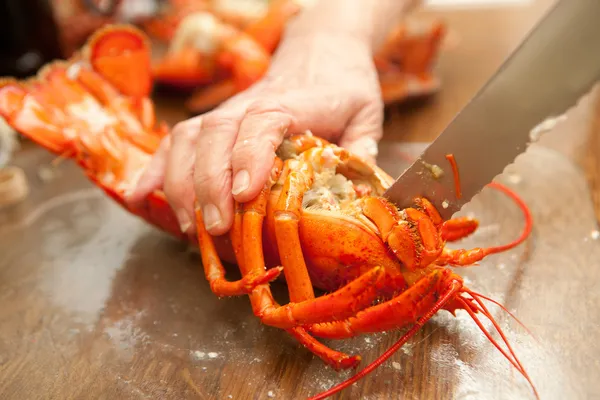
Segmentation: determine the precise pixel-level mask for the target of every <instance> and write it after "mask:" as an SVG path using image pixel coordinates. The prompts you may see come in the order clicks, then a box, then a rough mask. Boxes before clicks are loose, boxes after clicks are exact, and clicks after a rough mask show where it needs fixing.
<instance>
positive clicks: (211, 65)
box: [143, 0, 446, 113]
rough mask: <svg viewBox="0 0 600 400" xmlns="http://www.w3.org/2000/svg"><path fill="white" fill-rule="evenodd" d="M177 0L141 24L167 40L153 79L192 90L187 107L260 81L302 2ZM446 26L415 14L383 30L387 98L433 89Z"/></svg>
mask: <svg viewBox="0 0 600 400" xmlns="http://www.w3.org/2000/svg"><path fill="white" fill-rule="evenodd" d="M183 3H185V4H184V5H179V6H178V7H173V8H172V13H166V14H163V15H162V16H160V17H154V18H153V19H152V20H151V21H150V20H149V21H146V22H145V23H144V25H143V26H144V29H146V31H147V32H149V33H150V34H151V35H153V36H155V37H157V38H159V39H160V40H163V41H166V42H168V43H169V49H168V51H167V53H166V54H165V55H164V56H163V57H161V58H160V59H159V60H158V61H157V62H156V63H155V65H154V78H155V80H156V82H157V83H160V84H163V85H166V86H171V87H175V88H180V89H183V90H191V89H195V92H194V93H193V94H192V95H191V97H190V98H189V100H188V101H187V103H186V106H187V108H188V109H189V111H190V112H192V113H201V112H204V111H207V110H209V109H212V108H214V107H216V106H217V105H219V104H220V103H222V102H224V101H225V100H227V99H228V98H230V97H231V96H233V95H235V94H236V93H238V92H240V91H242V90H244V89H246V88H248V87H249V86H250V85H252V84H253V83H254V82H256V81H257V80H259V79H260V78H261V77H262V76H263V75H264V74H265V73H266V71H267V69H268V67H269V64H270V61H271V56H272V54H273V52H274V51H275V50H276V49H277V45H278V44H279V41H280V39H281V36H282V34H283V31H284V29H285V26H286V24H287V22H288V21H289V20H290V19H291V18H293V17H294V16H295V15H296V14H297V13H298V12H300V11H301V10H302V7H303V5H302V4H300V3H299V2H297V1H292V0H275V1H272V2H270V5H269V7H268V8H266V9H262V10H258V11H257V10H253V12H252V13H251V14H250V15H248V16H247V17H246V18H243V17H242V14H241V13H239V14H236V16H235V17H232V15H231V13H228V12H224V11H222V10H221V11H218V10H217V9H216V8H215V7H214V6H212V7H211V6H209V5H208V4H206V3H204V2H185V1H183ZM445 33H446V28H445V26H444V24H443V23H442V22H440V21H437V20H426V19H424V18H422V17H416V16H410V17H408V18H407V19H406V20H404V21H402V22H400V23H399V25H398V26H397V27H396V28H395V29H394V30H393V31H392V32H391V33H390V35H389V37H388V39H387V42H386V43H385V44H384V45H383V46H382V47H381V49H379V50H378V51H377V53H376V54H375V56H374V60H375V65H376V67H377V70H378V72H379V80H380V84H381V89H382V94H383V100H384V102H385V104H386V105H389V104H392V103H398V102H401V101H403V100H406V99H408V98H412V97H419V96H425V95H429V94H432V93H435V92H436V91H437V90H438V89H439V86H440V82H439V80H438V79H437V78H436V77H435V75H434V72H433V69H434V67H435V63H436V61H437V56H438V53H439V50H440V48H441V44H442V42H443V39H444V37H445Z"/></svg>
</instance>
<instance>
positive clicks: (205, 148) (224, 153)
mask: <svg viewBox="0 0 600 400" xmlns="http://www.w3.org/2000/svg"><path fill="white" fill-rule="evenodd" d="M244 111H245V108H244V107H232V108H227V109H225V108H223V109H221V110H215V111H213V112H211V113H209V114H207V115H205V117H204V121H203V123H202V131H201V133H200V136H199V137H198V142H197V143H196V148H197V150H196V151H197V153H196V159H195V167H194V185H195V193H196V200H197V202H198V205H199V206H200V207H201V210H202V213H203V217H204V224H205V226H206V230H207V231H208V232H209V233H210V234H211V235H222V234H224V233H226V232H227V231H228V230H229V228H230V227H231V224H232V222H233V197H232V194H231V185H232V180H231V153H232V150H233V146H234V143H235V141H236V137H237V134H238V129H239V126H240V121H241V120H242V117H243V115H244ZM192 215H193V214H192Z"/></svg>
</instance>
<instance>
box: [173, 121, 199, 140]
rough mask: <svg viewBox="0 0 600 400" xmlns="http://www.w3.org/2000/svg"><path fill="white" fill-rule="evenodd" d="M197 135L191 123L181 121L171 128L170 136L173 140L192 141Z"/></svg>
mask: <svg viewBox="0 0 600 400" xmlns="http://www.w3.org/2000/svg"><path fill="white" fill-rule="evenodd" d="M198 133H199V129H198V128H197V126H196V124H194V123H191V122H190V121H183V122H179V123H177V124H176V125H175V126H174V127H173V131H172V133H171V135H172V136H173V140H174V141H175V140H188V141H193V140H194V139H195V138H196V137H197V136H198Z"/></svg>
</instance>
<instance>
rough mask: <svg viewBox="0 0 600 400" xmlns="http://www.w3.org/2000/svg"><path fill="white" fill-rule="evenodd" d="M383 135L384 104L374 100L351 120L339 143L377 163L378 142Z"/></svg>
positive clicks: (365, 158) (366, 159)
mask: <svg viewBox="0 0 600 400" xmlns="http://www.w3.org/2000/svg"><path fill="white" fill-rule="evenodd" d="M382 136H383V104H382V103H381V102H377V101H373V102H371V103H368V104H366V105H365V106H364V107H363V108H361V109H360V111H359V112H358V113H357V114H356V115H355V116H354V118H352V120H350V123H349V124H348V126H347V127H346V129H345V130H344V133H343V134H342V137H341V138H340V140H339V145H340V146H341V147H344V148H346V149H348V150H350V152H352V153H353V154H355V155H357V156H359V157H361V158H363V159H364V160H365V161H367V162H370V163H373V164H374V163H375V161H376V159H377V154H378V152H379V149H378V143H379V140H381V137H382Z"/></svg>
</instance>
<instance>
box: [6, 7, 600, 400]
mask: <svg viewBox="0 0 600 400" xmlns="http://www.w3.org/2000/svg"><path fill="white" fill-rule="evenodd" d="M547 3H548V2H535V3H534V4H532V5H531V6H523V7H515V8H502V9H486V10H482V11H452V12H444V16H445V17H446V19H447V20H448V23H449V25H450V26H452V27H453V30H454V31H456V32H455V33H456V35H457V36H458V38H459V44H460V45H459V46H457V47H455V48H454V50H452V51H449V52H447V53H445V54H444V56H443V59H442V62H441V65H440V68H441V69H440V74H441V75H442V77H443V78H444V88H443V91H442V92H441V93H440V94H439V95H438V96H437V97H436V98H434V99H431V100H430V101H429V102H425V103H421V104H413V105H412V106H410V107H407V106H404V107H398V108H395V109H393V110H392V111H391V115H390V119H389V120H388V122H387V126H386V137H385V138H384V141H383V142H382V146H381V156H380V163H381V165H382V166H383V167H384V168H386V169H387V170H388V171H389V172H390V173H392V174H396V173H397V172H399V171H400V170H401V169H402V168H403V167H404V166H405V165H407V164H406V161H403V157H406V156H407V155H408V156H409V157H411V156H414V155H416V154H418V152H419V151H420V149H422V147H423V144H422V143H402V142H406V141H411V142H427V141H429V140H431V139H432V138H433V137H435V134H436V132H438V131H439V130H440V129H442V128H443V126H444V125H445V124H446V123H447V122H448V121H449V119H450V118H451V117H452V115H453V113H454V112H456V111H458V110H459V109H460V107H462V106H463V105H464V103H465V102H466V101H467V100H468V98H469V97H470V96H471V95H472V94H473V93H474V91H475V90H476V89H477V88H478V86H479V85H480V84H482V83H483V81H485V79H486V78H487V77H488V76H489V74H490V73H491V72H493V69H494V68H495V66H497V65H498V64H499V62H500V61H501V60H502V58H503V57H504V56H505V55H506V54H507V52H508V51H509V50H510V49H511V48H512V47H513V46H514V45H516V44H517V42H518V39H519V37H520V33H523V32H524V31H526V30H527V29H528V28H529V26H531V23H532V22H533V21H534V20H535V19H536V18H537V17H538V16H539V13H540V12H541V10H543V9H544V7H543V6H544V4H547ZM540 4H541V5H540ZM476 25H477V26H478V27H476ZM482 30H485V31H484V32H482ZM158 103H159V104H160V107H159V112H160V113H161V116H162V117H164V118H166V119H167V120H168V121H169V122H170V123H174V122H176V121H177V120H179V119H181V118H184V117H185V115H184V114H183V113H182V112H181V111H180V109H181V101H180V100H174V99H168V98H159V99H158ZM597 104H599V103H598V101H597V100H596V97H593V96H592V97H591V98H590V99H588V101H587V102H584V103H583V104H582V105H581V106H580V107H579V108H578V109H576V110H574V111H573V112H572V114H571V115H570V116H569V118H568V119H567V121H565V122H564V123H562V124H561V125H559V126H557V127H556V129H554V130H553V131H552V132H550V133H548V134H547V135H546V136H544V137H543V139H542V141H541V142H540V143H539V144H537V145H534V146H532V147H531V148H530V150H529V151H528V152H527V154H525V155H524V156H523V157H520V158H519V159H518V160H517V162H516V163H515V164H514V165H512V166H511V167H510V169H509V170H508V171H507V173H506V174H504V175H503V176H501V177H500V178H499V180H501V181H502V182H504V183H506V184H507V185H509V186H511V187H512V188H513V189H514V190H515V191H517V192H518V193H519V194H520V195H521V196H522V197H523V198H524V199H525V200H526V202H527V203H528V205H529V206H530V207H531V210H532V213H533V217H534V223H535V227H534V231H533V234H532V236H531V237H530V239H529V240H528V241H527V242H526V243H524V244H523V245H521V246H519V247H518V248H516V249H514V250H512V251H509V252H506V253H502V254H499V255H495V256H491V257H489V258H488V259H486V260H485V261H484V262H481V263H480V265H478V266H475V267H472V268H469V269H461V270H459V271H458V272H459V273H460V274H461V275H463V276H464V277H465V278H466V282H467V284H468V285H469V286H470V287H471V288H472V289H474V290H476V291H479V292H480V293H483V294H486V295H488V296H491V297H493V298H495V299H496V300H498V301H501V302H502V303H503V304H505V305H506V306H507V307H508V309H509V310H511V311H513V312H515V313H516V314H517V316H518V317H519V318H520V319H521V320H522V321H523V322H524V323H525V324H526V325H527V326H528V328H529V329H531V330H532V331H533V333H534V335H535V336H536V339H537V340H536V339H534V338H532V337H531V336H529V335H527V334H526V332H525V331H524V330H523V329H522V328H520V327H519V326H518V325H517V324H516V323H514V322H513V321H511V320H510V319H509V318H507V317H506V315H505V313H503V312H502V311H501V310H499V309H498V308H497V307H493V306H492V307H490V309H491V310H492V312H493V314H494V316H495V317H496V318H497V319H498V321H499V322H500V325H501V326H502V328H503V329H504V330H505V332H506V334H507V337H508V339H509V340H510V341H511V343H512V344H513V346H514V349H515V351H516V353H517V354H518V355H519V357H520V359H521V361H522V362H523V364H524V366H525V368H527V370H528V371H529V373H530V375H531V377H532V380H533V381H534V383H535V384H536V386H537V388H538V390H539V391H540V394H541V398H542V399H596V398H598V399H600V383H599V382H598V379H597V377H598V373H599V372H600V363H599V361H598V360H600V345H599V344H598V341H597V340H596V336H597V333H598V332H599V326H600V311H598V310H599V308H600V307H599V306H600V291H599V290H598V287H600V269H599V267H598V266H599V265H600V241H599V240H598V238H597V236H598V234H597V229H598V224H597V219H596V218H595V216H594V215H595V214H594V204H598V200H597V199H598V198H600V187H599V186H598V182H600V180H598V176H599V175H598V171H599V165H600V161H599V159H598V152H597V150H595V149H598V134H600V132H598V130H599V129H600V122H598V120H597V119H596V118H597V117H596V116H598V115H600V109H599V107H598V106H597ZM52 160H53V157H52V156H51V155H49V154H48V153H47V152H45V151H44V150H42V149H38V148H35V147H33V146H25V147H24V148H23V150H22V151H21V152H20V153H19V154H17V156H16V157H15V159H14V164H15V165H18V166H21V167H22V168H24V169H25V171H26V173H27V176H28V179H29V182H30V184H31V194H30V196H29V198H28V199H27V200H26V201H25V202H23V203H21V204H19V205H16V206H14V207H11V208H8V209H3V210H0V398H1V399H9V400H13V399H14V400H17V399H19V400H20V399H61V400H62V399H65V400H66V399H138V398H144V399H145V398H148V399H168V400H170V399H271V398H275V399H303V398H306V397H307V396H309V395H313V394H316V393H318V392H320V391H322V390H325V389H327V388H329V387H331V386H332V385H334V384H335V383H338V382H340V381H341V380H342V379H344V378H346V377H348V376H349V373H348V372H344V373H336V372H334V371H332V370H330V369H328V368H326V367H325V366H324V365H323V363H322V362H321V361H320V360H319V359H316V358H314V357H313V356H312V355H311V354H310V353H308V352H307V351H306V350H305V349H303V348H301V347H300V346H299V345H298V344H297V343H296V342H295V341H294V340H292V339H291V338H290V337H289V336H288V335H287V334H285V333H284V332H281V331H279V330H277V329H273V328H269V327H265V326H263V325H261V324H260V323H259V322H258V320H257V319H256V318H255V317H254V316H253V315H252V311H251V309H250V306H249V303H248V301H247V299H246V298H232V299H217V298H216V297H214V296H213V295H212V293H211V292H210V290H209V287H208V284H207V282H206V281H205V279H204V277H203V273H202V271H201V267H200V258H199V255H198V252H197V251H196V250H194V249H189V248H187V247H186V246H185V245H184V244H182V243H180V242H178V241H176V240H174V239H172V238H170V237H169V236H167V235H165V234H163V233H161V232H158V231H157V230H155V229H153V228H151V227H149V226H148V225H147V224H145V223H144V222H143V221H140V220H138V219H136V218H134V217H132V216H131V215H128V214H127V213H126V212H124V211H123V210H122V209H121V208H120V207H118V206H117V205H116V204H115V203H113V202H112V201H111V200H110V199H108V198H107V197H106V196H105V195H103V193H102V192H101V191H100V190H99V189H97V188H95V187H94V186H93V185H92V184H91V183H90V182H88V181H87V180H86V179H85V178H84V176H83V174H82V172H81V171H80V170H79V169H78V168H77V167H76V166H75V165H73V164H72V163H62V164H60V165H58V166H56V167H51V166H50V163H51V162H52ZM462 213H464V214H467V213H472V214H474V215H476V216H477V217H478V218H479V219H480V221H481V228H480V230H479V231H478V233H476V234H475V235H474V236H472V237H471V238H469V239H467V240H464V241H462V242H459V243H456V244H453V245H452V247H464V248H470V247H474V246H490V245H496V244H500V243H505V242H508V241H510V240H512V239H513V238H514V237H516V236H517V235H518V234H519V232H520V230H521V229H522V225H523V218H522V215H521V214H520V212H519V210H518V209H517V208H516V207H515V205H514V204H513V203H512V202H511V201H509V200H508V199H507V198H506V197H505V196H504V195H502V194H501V193H499V192H496V191H493V190H491V189H489V188H488V189H485V190H484V191H483V192H482V193H481V194H480V195H479V196H477V197H476V198H475V199H474V200H473V201H472V202H471V203H470V204H469V205H468V206H466V207H465V209H464V210H463V211H462ZM231 270H232V273H231V275H232V277H235V276H236V273H235V268H232V269H231ZM273 288H274V292H275V295H276V297H278V298H280V297H284V295H285V290H286V287H285V286H284V285H282V284H279V283H277V284H274V285H273ZM486 326H488V327H489V324H486ZM399 336H400V333H399V332H390V333H387V334H376V335H369V336H361V337H358V338H355V339H353V340H348V341H328V342H327V343H328V344H330V345H332V346H334V347H335V348H337V349H340V350H342V351H347V352H351V353H360V354H361V355H362V356H363V364H362V365H366V363H368V362H369V361H371V360H373V359H374V358H376V357H377V356H378V355H380V354H381V353H382V352H383V351H385V349H387V348H388V347H389V346H390V345H391V344H392V343H393V342H394V341H395V340H396V339H397V338H398V337H399ZM336 398H340V399H342V398H343V399H358V398H361V399H531V398H533V396H532V393H531V391H530V388H529V387H528V386H527V384H526V383H525V382H524V380H523V379H522V377H520V375H519V374H517V373H516V372H515V371H514V370H513V369H512V368H511V367H510V366H509V364H508V362H507V361H506V360H505V359H503V357H502V356H501V355H500V354H499V353H498V352H497V351H496V350H495V349H494V348H493V347H492V346H491V345H490V344H489V343H488V342H487V341H486V340H485V338H484V337H483V335H482V334H481V333H480V332H479V331H478V329H477V328H476V326H475V324H474V323H473V321H471V320H470V319H469V318H468V316H465V315H464V314H461V313H459V314H458V316H457V317H456V318H454V317H452V316H451V315H449V314H448V313H445V314H440V315H438V316H436V317H435V318H434V320H433V321H431V322H430V323H428V324H427V325H426V326H425V327H424V328H423V330H422V331H421V332H420V333H419V334H417V335H416V336H415V337H414V338H413V339H412V340H411V341H410V342H409V343H408V345H407V346H405V347H404V348H403V349H402V350H401V351H399V352H398V353H397V354H395V355H394V356H393V357H392V358H391V359H390V360H389V361H388V362H386V363H385V364H384V365H382V366H381V367H380V368H379V369H378V370H377V371H376V372H375V373H373V374H372V375H370V376H369V377H368V378H367V379H365V380H363V381H361V382H359V383H358V384H356V385H354V386H353V387H351V388H350V389H348V390H346V391H344V392H342V394H341V395H339V396H337V397H336Z"/></svg>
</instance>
